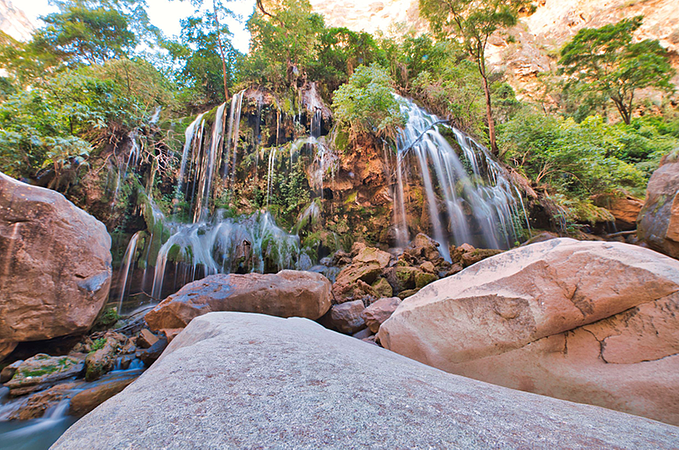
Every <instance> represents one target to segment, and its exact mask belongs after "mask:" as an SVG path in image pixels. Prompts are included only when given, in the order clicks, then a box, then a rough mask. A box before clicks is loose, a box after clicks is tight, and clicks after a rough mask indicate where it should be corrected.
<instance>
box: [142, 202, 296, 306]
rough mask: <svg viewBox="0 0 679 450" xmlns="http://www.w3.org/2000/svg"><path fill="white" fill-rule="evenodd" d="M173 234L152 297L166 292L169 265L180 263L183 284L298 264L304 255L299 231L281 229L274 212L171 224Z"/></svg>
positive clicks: (164, 249)
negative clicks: (221, 274)
mask: <svg viewBox="0 0 679 450" xmlns="http://www.w3.org/2000/svg"><path fill="white" fill-rule="evenodd" d="M168 226H169V227H170V228H171V230H172V236H171V237H170V238H169V239H168V240H167V241H166V242H165V243H164V244H163V246H162V247H161V248H160V250H159V251H158V257H157V260H156V269H155V276H154V282H153V291H152V294H151V295H152V297H153V298H154V299H161V298H162V297H163V293H164V290H163V286H164V284H165V282H166V279H165V277H166V275H167V273H166V272H167V266H168V263H169V262H174V263H175V264H176V268H177V270H178V273H180V275H179V276H175V278H180V279H179V280H175V281H176V282H179V284H181V285H183V284H186V283H189V282H191V281H194V280H195V279H198V278H201V277H202V276H207V275H214V274H217V273H233V272H239V273H247V272H253V271H257V272H264V271H265V270H267V269H275V270H282V269H294V268H298V267H299V263H300V261H303V259H302V258H301V249H300V241H299V237H298V236H297V235H293V234H289V233H286V232H285V231H284V230H282V229H281V228H279V227H278V226H277V225H276V223H275V221H274V219H273V217H271V215H270V214H269V213H268V212H259V213H257V214H255V215H254V216H251V217H247V218H239V219H221V220H215V221H212V222H199V223H193V224H170V225H168Z"/></svg>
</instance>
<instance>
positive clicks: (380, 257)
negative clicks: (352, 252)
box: [352, 247, 392, 269]
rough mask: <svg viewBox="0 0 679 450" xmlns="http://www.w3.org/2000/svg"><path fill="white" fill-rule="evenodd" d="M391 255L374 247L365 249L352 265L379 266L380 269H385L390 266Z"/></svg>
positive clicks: (359, 253)
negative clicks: (375, 264) (374, 264)
mask: <svg viewBox="0 0 679 450" xmlns="http://www.w3.org/2000/svg"><path fill="white" fill-rule="evenodd" d="M391 258H392V256H391V254H390V253H387V252H383V251H382V250H380V249H377V248H374V247H365V248H363V249H362V250H361V251H359V252H358V254H357V255H356V256H355V257H354V259H353V260H352V263H354V264H358V265H362V264H372V263H377V264H379V266H380V268H382V269H384V268H385V267H387V266H388V265H389V261H391Z"/></svg>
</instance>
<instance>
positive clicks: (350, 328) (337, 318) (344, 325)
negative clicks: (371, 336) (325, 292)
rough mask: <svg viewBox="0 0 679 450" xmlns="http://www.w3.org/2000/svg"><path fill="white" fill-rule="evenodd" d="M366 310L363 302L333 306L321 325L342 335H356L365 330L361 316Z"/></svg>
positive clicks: (354, 301) (356, 301) (357, 301)
mask: <svg viewBox="0 0 679 450" xmlns="http://www.w3.org/2000/svg"><path fill="white" fill-rule="evenodd" d="M364 309H365V305H364V304H363V301H362V300H353V301H350V302H344V303H340V304H338V305H332V308H330V311H329V312H328V314H326V315H325V317H323V319H322V321H321V323H323V325H325V326H327V327H328V328H332V329H333V330H337V331H339V332H340V333H345V334H354V333H356V332H357V331H360V330H362V329H364V328H365V321H364V320H363V317H362V316H361V313H362V312H363V310H364Z"/></svg>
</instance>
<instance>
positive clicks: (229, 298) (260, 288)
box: [146, 270, 332, 331]
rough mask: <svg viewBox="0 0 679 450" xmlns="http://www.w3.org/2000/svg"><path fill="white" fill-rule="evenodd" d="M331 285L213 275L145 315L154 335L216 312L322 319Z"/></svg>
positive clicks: (281, 277) (308, 279)
mask: <svg viewBox="0 0 679 450" xmlns="http://www.w3.org/2000/svg"><path fill="white" fill-rule="evenodd" d="M330 288H331V284H330V281H329V280H328V279H327V278H325V277H324V276H323V275H321V274H318V273H314V272H301V271H295V270H281V271H280V272H278V273H277V274H259V273H249V274H246V275H238V274H229V275H223V274H219V275H211V276H209V277H206V278H203V279H202V280H198V281H194V282H193V283H189V284H187V285H186V286H184V287H183V288H181V289H180V290H179V291H178V292H177V293H176V294H173V295H170V296H169V297H168V298H166V299H165V300H163V301H162V302H161V303H160V304H158V306H156V307H155V308H153V309H152V310H151V311H149V312H148V313H147V314H146V323H148V325H149V328H151V330H153V331H157V330H161V329H164V328H183V327H185V326H186V325H188V323H189V322H191V320H192V319H193V318H195V317H198V316H201V315H203V314H207V313H209V312H215V311H240V312H253V313H261V314H268V315H272V316H279V317H306V318H308V319H313V320H315V319H318V318H319V317H321V316H322V315H323V314H325V313H326V312H327V311H328V310H329V309H330V303H331V298H332V294H331V293H330Z"/></svg>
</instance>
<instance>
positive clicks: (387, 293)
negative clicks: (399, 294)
mask: <svg viewBox="0 0 679 450" xmlns="http://www.w3.org/2000/svg"><path fill="white" fill-rule="evenodd" d="M372 288H373V290H374V291H375V293H376V294H377V296H378V297H379V298H385V297H391V296H392V295H394V290H393V288H392V287H391V285H390V284H389V282H388V281H387V279H386V278H378V279H377V281H375V282H374V283H373V285H372Z"/></svg>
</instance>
